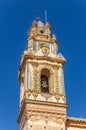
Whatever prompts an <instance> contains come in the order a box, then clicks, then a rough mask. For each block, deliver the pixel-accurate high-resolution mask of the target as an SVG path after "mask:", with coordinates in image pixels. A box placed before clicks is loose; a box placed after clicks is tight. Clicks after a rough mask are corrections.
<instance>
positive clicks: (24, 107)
mask: <svg viewBox="0 0 86 130" xmlns="http://www.w3.org/2000/svg"><path fill="white" fill-rule="evenodd" d="M28 104H29V106H31V105H32V106H33V105H34V107H33V109H30V108H28ZM36 105H37V106H39V108H40V106H41V107H42V108H44V106H45V107H46V109H45V110H44V109H41V108H40V109H38V107H37V108H36V107H35V106H36ZM49 107H55V108H61V109H62V108H63V109H66V108H67V107H68V105H67V104H64V103H53V102H45V101H35V100H28V99H25V100H23V102H22V105H21V108H20V112H19V116H18V121H17V122H18V123H20V121H21V119H22V115H23V112H24V111H28V110H29V111H34V112H36V111H38V112H43V113H56V114H58V112H57V111H56V109H55V111H54V110H49V111H47V108H49ZM59 114H63V115H64V113H62V112H61V113H60V112H59Z"/></svg>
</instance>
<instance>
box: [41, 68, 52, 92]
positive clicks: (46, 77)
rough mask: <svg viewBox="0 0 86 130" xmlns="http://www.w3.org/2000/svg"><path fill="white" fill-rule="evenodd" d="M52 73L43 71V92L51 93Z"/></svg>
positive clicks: (46, 70)
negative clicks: (50, 79)
mask: <svg viewBox="0 0 86 130" xmlns="http://www.w3.org/2000/svg"><path fill="white" fill-rule="evenodd" d="M49 78H50V71H49V70H48V69H42V70H41V92H46V93H49Z"/></svg>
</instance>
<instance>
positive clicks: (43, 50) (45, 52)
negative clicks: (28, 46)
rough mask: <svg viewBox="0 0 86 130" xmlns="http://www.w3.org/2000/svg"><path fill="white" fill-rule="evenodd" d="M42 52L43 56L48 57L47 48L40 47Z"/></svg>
mask: <svg viewBox="0 0 86 130" xmlns="http://www.w3.org/2000/svg"><path fill="white" fill-rule="evenodd" d="M42 52H43V54H44V55H48V54H49V47H42Z"/></svg>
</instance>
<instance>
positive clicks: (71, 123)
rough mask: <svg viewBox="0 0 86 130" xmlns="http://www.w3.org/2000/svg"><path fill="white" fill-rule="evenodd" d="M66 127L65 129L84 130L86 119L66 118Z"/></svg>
mask: <svg viewBox="0 0 86 130" xmlns="http://www.w3.org/2000/svg"><path fill="white" fill-rule="evenodd" d="M66 126H67V127H77V128H78V127H79V128H86V119H83V118H75V117H67V119H66Z"/></svg>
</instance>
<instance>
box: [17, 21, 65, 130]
mask: <svg viewBox="0 0 86 130" xmlns="http://www.w3.org/2000/svg"><path fill="white" fill-rule="evenodd" d="M64 63H65V58H64V57H63V56H62V55H61V54H60V53H59V52H58V42H57V39H56V36H55V35H54V34H53V35H51V26H50V24H49V23H45V24H44V23H43V22H42V21H40V20H39V21H33V23H32V26H31V30H30V33H29V35H28V44H27V47H26V49H25V50H24V53H23V55H22V57H21V61H20V67H19V73H18V78H19V81H20V110H19V116H18V123H19V125H20V128H19V130H65V129H66V128H65V122H66V117H67V115H66V109H67V104H66V95H65V88H64V74H63V67H64Z"/></svg>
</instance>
